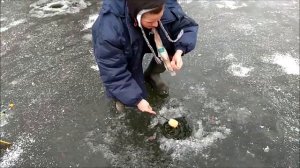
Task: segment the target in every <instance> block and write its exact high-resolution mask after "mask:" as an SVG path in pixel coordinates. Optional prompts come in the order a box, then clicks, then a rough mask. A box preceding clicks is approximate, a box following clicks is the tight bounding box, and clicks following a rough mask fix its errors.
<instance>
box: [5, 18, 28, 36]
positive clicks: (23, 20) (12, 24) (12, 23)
mask: <svg viewBox="0 0 300 168" xmlns="http://www.w3.org/2000/svg"><path fill="white" fill-rule="evenodd" d="M24 22H26V19H19V20H16V21H13V22H11V23H9V24H8V25H7V26H4V27H2V25H3V24H1V28H0V32H1V33H2V32H5V31H6V30H8V29H10V28H12V27H15V26H18V25H19V24H22V23H24Z"/></svg>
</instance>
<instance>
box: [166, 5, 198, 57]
mask: <svg viewBox="0 0 300 168" xmlns="http://www.w3.org/2000/svg"><path fill="white" fill-rule="evenodd" d="M167 6H168V8H169V9H170V11H171V12H172V13H173V15H175V17H176V21H175V22H174V23H172V26H171V30H170V31H171V34H173V35H176V36H177V35H178V34H179V32H180V30H183V31H184V34H183V35H182V37H181V38H180V39H179V40H178V41H177V42H176V43H175V49H176V50H178V49H180V50H182V51H183V53H184V54H185V53H188V52H190V51H191V50H193V49H194V48H195V46H196V42H197V34H198V24H197V23H196V22H195V21H194V20H193V19H192V18H190V17H188V16H187V15H186V14H185V13H184V12H183V10H182V8H181V6H180V5H179V4H178V2H177V0H168V1H167ZM176 36H174V37H176Z"/></svg>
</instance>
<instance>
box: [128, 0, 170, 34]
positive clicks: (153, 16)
mask: <svg viewBox="0 0 300 168" xmlns="http://www.w3.org/2000/svg"><path fill="white" fill-rule="evenodd" d="M165 1H166V0H127V5H128V9H129V14H130V16H131V17H133V18H135V19H136V18H137V15H138V14H139V13H141V11H143V10H149V11H148V12H146V13H143V14H142V16H141V20H140V21H141V25H142V26H143V27H145V28H147V29H152V28H154V27H157V26H158V21H159V20H160V19H161V17H162V15H163V9H164V3H165Z"/></svg>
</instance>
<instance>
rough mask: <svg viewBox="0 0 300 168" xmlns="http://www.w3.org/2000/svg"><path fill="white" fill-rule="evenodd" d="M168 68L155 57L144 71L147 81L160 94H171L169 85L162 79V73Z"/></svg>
mask: <svg viewBox="0 0 300 168" xmlns="http://www.w3.org/2000/svg"><path fill="white" fill-rule="evenodd" d="M165 70H166V68H165V67H164V65H163V64H157V63H156V62H155V60H154V59H152V60H151V62H150V63H149V66H148V68H147V69H146V71H145V73H144V77H145V81H146V82H147V83H149V84H150V86H151V87H152V88H153V89H154V91H155V92H157V94H158V95H159V96H167V95H169V87H168V86H167V84H166V83H165V82H164V81H162V79H161V78H160V74H161V73H163V72H164V71H165Z"/></svg>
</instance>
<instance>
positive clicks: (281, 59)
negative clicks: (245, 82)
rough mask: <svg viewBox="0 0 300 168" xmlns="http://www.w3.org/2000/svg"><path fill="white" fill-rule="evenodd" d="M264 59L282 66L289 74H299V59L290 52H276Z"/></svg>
mask: <svg viewBox="0 0 300 168" xmlns="http://www.w3.org/2000/svg"><path fill="white" fill-rule="evenodd" d="M263 61H264V62H266V63H272V64H277V65H279V66H281V68H282V70H283V71H284V72H285V73H287V74H290V75H299V59H296V58H294V57H292V56H291V54H289V53H286V54H281V53H275V54H273V55H272V56H271V57H264V58H263Z"/></svg>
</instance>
